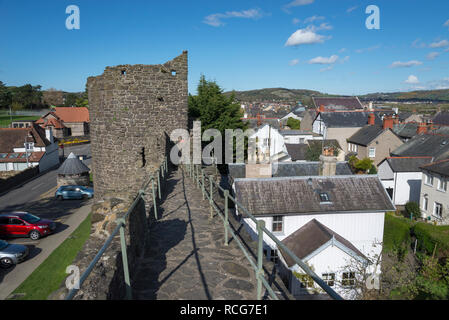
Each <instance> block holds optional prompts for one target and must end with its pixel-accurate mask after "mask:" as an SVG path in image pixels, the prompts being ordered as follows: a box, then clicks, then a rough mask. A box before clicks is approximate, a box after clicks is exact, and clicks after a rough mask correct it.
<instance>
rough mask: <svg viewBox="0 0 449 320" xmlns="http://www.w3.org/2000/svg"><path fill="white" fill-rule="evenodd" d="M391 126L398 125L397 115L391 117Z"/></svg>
mask: <svg viewBox="0 0 449 320" xmlns="http://www.w3.org/2000/svg"><path fill="white" fill-rule="evenodd" d="M393 124H394V125H396V124H399V116H398V115H397V114H396V115H394V116H393Z"/></svg>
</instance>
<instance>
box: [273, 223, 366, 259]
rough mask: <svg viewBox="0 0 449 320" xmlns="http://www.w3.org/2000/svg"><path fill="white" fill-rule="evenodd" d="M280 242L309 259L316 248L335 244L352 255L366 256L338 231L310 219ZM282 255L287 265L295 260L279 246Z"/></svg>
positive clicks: (301, 257)
mask: <svg viewBox="0 0 449 320" xmlns="http://www.w3.org/2000/svg"><path fill="white" fill-rule="evenodd" d="M282 243H283V244H284V245H285V246H286V247H287V248H289V249H290V250H291V251H292V252H293V253H294V254H295V255H296V256H297V257H298V258H299V259H301V260H305V261H307V260H309V259H310V258H312V257H313V253H316V252H317V250H318V249H325V248H326V247H327V246H330V245H336V246H338V247H340V248H341V249H343V250H344V251H345V252H347V253H348V254H350V255H352V256H357V257H360V258H362V259H364V260H367V258H366V257H365V256H364V255H363V253H361V252H360V251H359V250H358V249H357V248H356V247H355V246H354V245H353V244H352V243H351V242H350V241H348V240H346V239H345V238H343V237H342V236H340V235H339V234H338V233H336V232H334V231H332V230H331V229H329V228H328V227H326V226H325V225H324V224H322V223H320V222H318V221H317V220H316V219H312V220H311V221H309V222H308V223H306V224H305V225H303V226H302V227H301V228H299V229H298V230H296V231H295V232H294V233H292V234H291V235H289V236H288V237H287V238H285V239H284V240H282ZM280 251H281V253H282V256H283V257H284V260H285V262H286V263H287V266H288V267H292V266H294V265H295V264H296V263H295V261H294V260H293V259H292V258H291V257H290V256H289V255H288V254H285V252H284V251H283V250H282V248H280Z"/></svg>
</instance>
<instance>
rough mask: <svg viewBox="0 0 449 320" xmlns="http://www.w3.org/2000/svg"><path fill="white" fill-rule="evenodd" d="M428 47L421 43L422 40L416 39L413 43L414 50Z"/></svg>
mask: <svg viewBox="0 0 449 320" xmlns="http://www.w3.org/2000/svg"><path fill="white" fill-rule="evenodd" d="M426 46H427V45H426V44H425V43H424V42H422V41H421V39H416V40H415V41H413V42H412V47H413V48H425V47H426Z"/></svg>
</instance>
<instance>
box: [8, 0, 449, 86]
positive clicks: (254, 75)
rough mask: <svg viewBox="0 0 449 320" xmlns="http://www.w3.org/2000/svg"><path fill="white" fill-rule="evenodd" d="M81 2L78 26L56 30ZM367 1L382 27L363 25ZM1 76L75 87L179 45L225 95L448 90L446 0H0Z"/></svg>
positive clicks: (194, 74)
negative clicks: (228, 92)
mask: <svg viewBox="0 0 449 320" xmlns="http://www.w3.org/2000/svg"><path fill="white" fill-rule="evenodd" d="M69 5H77V6H78V7H79V9H80V29H79V30H68V29H67V28H66V26H65V21H66V18H67V17H68V14H66V13H65V11H66V7H67V6H69ZM368 5H376V6H378V8H379V9H380V30H368V29H367V28H366V27H365V21H366V19H367V17H368V16H369V14H366V13H365V10H366V8H367V6H368ZM0 28H1V30H2V31H3V32H2V41H1V45H0V80H1V81H3V82H4V83H6V84H7V85H23V84H25V83H31V84H33V85H36V84H41V85H42V86H43V88H44V89H48V88H56V89H61V90H65V91H82V90H84V87H85V83H86V79H87V77H89V76H93V75H99V74H101V73H102V72H103V70H104V68H105V67H106V66H113V65H118V64H158V63H164V62H165V61H168V60H171V59H172V58H174V57H175V56H177V55H179V54H181V53H182V51H183V50H188V51H189V91H190V92H191V93H195V92H196V86H197V83H198V80H199V78H200V75H201V74H204V75H205V76H206V77H207V78H208V79H212V80H216V81H217V83H218V84H219V85H220V86H222V87H223V88H224V89H225V90H232V89H235V90H250V89H259V88H269V87H286V88H294V89H312V90H318V91H321V92H326V93H334V94H364V93H370V92H379V91H383V92H391V91H399V90H401V91H402V90H411V89H438V88H449V1H446V0H427V1H422V0H370V1H354V0H282V1H280V0H277V1H274V0H273V1H268V0H265V1H234V0H226V1H219V0H214V1H211V0H208V1H204V0H192V1H185V0H184V1H175V0H168V1H159V0H158V1H155V0H154V1H153V0H128V1H124V0H122V1H117V0H71V1H64V0H54V1H31V0H29V1H25V0H0Z"/></svg>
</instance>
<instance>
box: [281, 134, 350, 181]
mask: <svg viewBox="0 0 449 320" xmlns="http://www.w3.org/2000/svg"><path fill="white" fill-rule="evenodd" d="M316 144H319V145H320V146H323V147H337V148H338V149H341V147H340V144H339V143H338V141H337V140H335V139H329V140H309V141H308V143H299V144H289V143H286V144H285V147H286V148H287V153H288V155H289V156H290V157H291V159H292V161H298V160H306V153H307V150H308V149H309V147H313V146H314V145H316ZM345 174H349V173H345Z"/></svg>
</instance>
